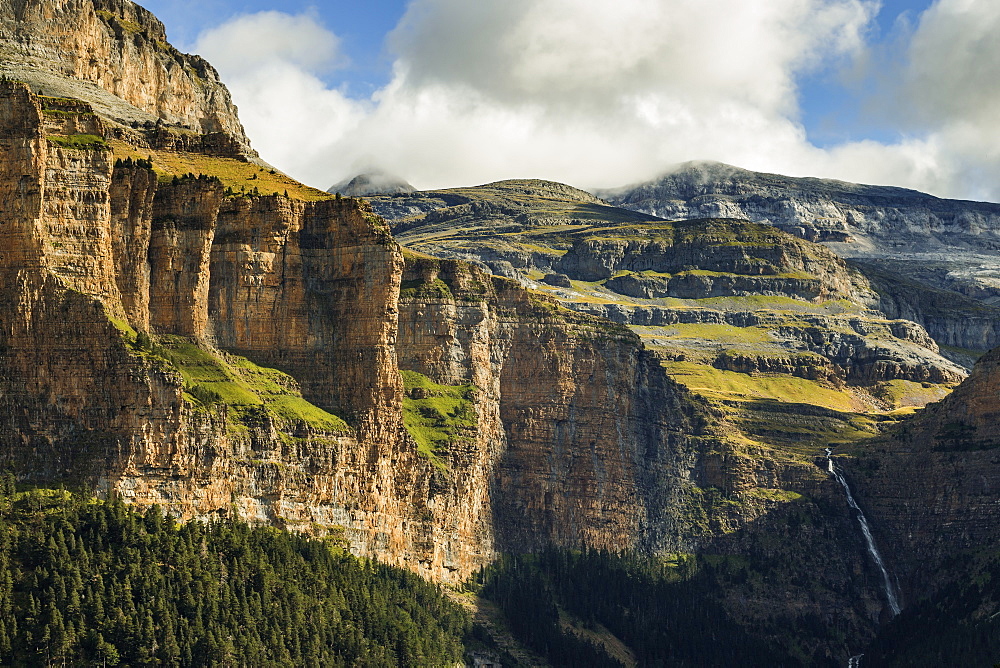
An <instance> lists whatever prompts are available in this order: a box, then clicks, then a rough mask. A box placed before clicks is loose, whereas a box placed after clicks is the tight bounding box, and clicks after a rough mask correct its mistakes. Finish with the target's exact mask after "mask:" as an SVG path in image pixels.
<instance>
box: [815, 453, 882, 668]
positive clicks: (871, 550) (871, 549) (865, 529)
mask: <svg viewBox="0 0 1000 668" xmlns="http://www.w3.org/2000/svg"><path fill="white" fill-rule="evenodd" d="M826 470H827V471H829V472H830V474H831V475H832V476H833V477H834V478H836V479H837V482H839V483H840V485H841V487H843V488H844V493H845V494H847V503H848V505H850V506H851V508H853V509H854V512H855V513H857V517H858V524H860V525H861V533H863V534H864V535H865V542H866V543H867V544H868V554H870V555H872V559H874V560H875V563H876V564H877V565H878V569H879V572H881V573H882V586H883V588H884V589H885V598H886V599H887V600H888V602H889V608H890V609H891V610H892V616H893V617H895V616H896V615H898V614H899V597H898V596H897V595H896V589H895V587H893V585H892V579H891V578H889V571H887V570H886V568H885V562H883V561H882V555H881V554H879V551H878V548H877V547H875V539H874V538H872V532H871V528H869V526H868V520H867V519H866V518H865V514H864V513H863V512H861V508H859V507H858V504H857V503H856V502H855V501H854V495H852V494H851V488H850V487H849V486H848V484H847V480H845V479H844V476H842V475H841V474H840V472H839V471H838V470H837V467H836V466H834V465H833V457H832V450H830V448H827V449H826ZM857 659H858V663H855V664H854V665H858V664H859V663H860V661H861V658H860V657H857ZM852 660H853V658H852Z"/></svg>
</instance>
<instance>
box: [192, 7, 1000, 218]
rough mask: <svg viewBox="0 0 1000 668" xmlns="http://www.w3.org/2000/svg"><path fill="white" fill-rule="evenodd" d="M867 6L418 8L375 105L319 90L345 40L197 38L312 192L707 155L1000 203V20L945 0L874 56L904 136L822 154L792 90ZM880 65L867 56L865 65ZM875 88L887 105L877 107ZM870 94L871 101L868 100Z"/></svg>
mask: <svg viewBox="0 0 1000 668" xmlns="http://www.w3.org/2000/svg"><path fill="white" fill-rule="evenodd" d="M878 8H879V6H878V3H877V1H876V0H750V1H747V0H719V1H717V2H703V1H702V0H621V1H620V2H618V3H614V4H613V5H612V4H609V3H606V2H601V1H600V0H508V2H505V3H468V2H465V1H464V0H413V1H412V2H411V3H410V5H409V6H408V8H407V11H406V13H405V15H404V16H403V18H402V20H401V21H400V23H399V24H398V26H397V27H396V29H395V30H394V31H393V32H392V33H391V34H390V35H389V38H388V44H387V45H388V48H389V50H390V51H391V53H392V54H393V57H394V65H393V76H392V79H391V81H390V82H389V83H388V85H386V86H385V87H384V88H383V89H381V90H379V91H378V92H376V93H375V94H374V95H373V96H372V97H371V99H366V100H357V99H352V98H351V97H349V96H347V95H346V94H345V93H344V92H343V91H342V90H337V89H335V88H330V87H329V86H327V85H326V84H325V83H324V80H323V77H324V76H326V75H327V74H328V73H329V72H330V71H331V70H332V69H334V68H336V67H338V66H340V65H341V64H342V63H343V60H344V58H343V56H342V54H341V53H340V51H339V47H338V44H339V42H338V38H337V36H336V34H335V33H334V32H332V31H331V30H330V29H329V28H328V27H326V26H323V25H321V24H320V22H319V20H318V18H317V17H316V16H315V15H312V14H303V15H295V16H292V15H288V14H283V13H280V12H262V13H258V14H252V15H245V16H241V17H237V18H235V19H234V20H231V21H229V22H227V23H225V24H223V25H221V26H219V27H217V28H214V29H212V30H209V31H206V32H204V33H202V35H201V36H200V38H199V39H198V42H197V44H196V45H195V50H196V51H197V52H199V53H201V54H202V55H204V56H205V57H206V58H208V59H209V60H210V61H211V62H212V63H213V64H215V65H216V66H217V67H218V68H219V70H220V72H221V74H222V77H223V80H224V81H226V82H227V84H228V85H229V87H230V89H231V91H232V93H233V96H234V98H235V100H236V103H237V104H238V105H239V107H240V115H241V118H242V120H243V122H244V125H245V126H246V129H247V132H248V134H249V135H250V137H251V138H252V140H253V141H254V144H255V146H256V147H257V149H258V150H259V151H260V152H261V155H262V156H263V157H264V158H265V159H267V160H269V161H271V162H273V163H274V164H276V165H277V166H279V167H280V168H281V169H283V170H285V171H287V172H288V173H290V174H291V175H293V176H295V177H297V178H299V179H301V180H303V181H305V182H307V183H310V184H312V185H315V186H317V187H326V186H328V185H329V184H331V183H334V182H336V181H338V180H341V179H343V178H345V177H348V176H350V175H351V174H353V173H356V172H358V171H361V170H364V169H368V168H372V167H378V168H381V169H384V170H387V171H390V172H393V173H397V174H400V175H401V176H403V177H404V178H406V179H407V180H409V181H410V182H411V183H413V184H414V185H416V186H417V187H420V188H431V187H446V186H458V185H471V184H476V183H483V182H487V181H491V180H497V179H502V178H514V177H519V178H547V179H553V180H558V181H563V182H567V183H571V184H573V185H576V186H580V187H595V186H616V185H621V184H624V183H628V182H633V181H637V180H641V179H646V178H651V177H653V176H655V175H656V174H658V173H661V172H663V171H664V170H665V169H667V168H668V167H669V166H670V165H672V164H675V163H678V162H682V161H685V160H692V159H711V160H720V161H723V162H728V163H732V164H735V165H738V166H741V167H746V168H749V169H756V170H763V171H774V172H780V173H784V174H790V175H812V176H824V177H832V178H841V179H844V180H851V181H860V182H867V183H885V184H893V185H902V186H907V187H913V188H917V189H921V190H926V191H929V192H933V193H935V194H939V195H944V196H958V197H979V198H994V199H995V198H997V197H998V196H1000V187H998V185H996V184H1000V178H998V177H1000V151H998V147H1000V130H997V129H994V126H995V123H993V122H991V119H993V118H996V117H997V115H996V111H997V110H998V108H1000V92H998V89H996V88H995V87H994V86H992V85H990V84H991V83H992V81H995V79H996V75H997V73H998V72H997V70H998V69H1000V42H997V41H996V40H993V39H990V35H991V34H996V32H995V31H996V29H997V28H998V27H1000V9H998V8H994V7H993V6H992V5H991V4H988V0H939V1H938V2H936V3H935V4H934V5H932V6H931V8H930V9H928V10H927V11H926V12H924V14H922V15H921V16H920V18H919V21H918V23H917V24H916V25H915V27H913V28H912V29H911V30H910V32H909V33H908V34H907V35H906V39H905V40H904V41H903V42H901V45H900V49H901V52H900V53H898V54H894V55H895V56H896V57H894V58H892V59H886V60H887V62H891V63H893V67H895V68H898V71H892V72H881V73H880V76H881V78H882V79H883V80H885V81H891V82H893V85H892V87H891V90H882V91H878V92H876V93H873V96H875V97H877V98H879V99H880V100H881V102H882V104H883V106H886V107H888V108H890V109H896V108H897V107H898V111H899V114H898V115H899V119H898V127H899V129H900V135H899V139H898V140H897V141H894V142H892V143H880V142H877V141H872V140H866V141H857V142H850V143H844V144H839V145H835V146H832V147H826V148H818V147H816V146H814V145H813V144H811V143H810V141H809V138H808V137H807V134H806V131H805V129H804V127H803V125H802V124H801V122H800V121H799V100H798V89H797V81H798V80H799V78H800V77H801V76H802V75H804V74H808V73H809V72H810V71H813V70H815V69H817V68H822V67H830V66H831V64H834V65H836V64H840V65H843V66H845V67H847V66H850V65H852V64H854V65H855V66H856V67H859V66H860V65H859V64H862V63H864V62H866V60H868V59H869V56H870V55H871V53H870V51H871V49H872V47H871V46H870V45H869V43H868V37H869V35H870V33H871V30H872V23H873V20H874V17H875V14H876V13H877V11H878ZM872 60H873V61H874V60H875V59H872ZM881 96H884V97H881ZM877 101H878V100H876V102H877Z"/></svg>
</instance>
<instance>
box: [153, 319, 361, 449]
mask: <svg viewBox="0 0 1000 668" xmlns="http://www.w3.org/2000/svg"><path fill="white" fill-rule="evenodd" d="M134 345H135V347H136V348H137V350H138V351H140V352H146V353H147V354H150V355H152V356H154V357H160V358H163V359H165V360H167V361H168V362H169V363H170V365H171V366H173V367H174V368H176V369H177V370H178V371H179V372H180V374H181V376H183V378H184V388H185V399H187V401H188V402H189V403H192V404H195V405H196V406H201V407H203V408H206V409H210V408H212V407H214V406H216V405H224V406H225V407H226V410H227V413H228V414H229V417H230V418H231V423H233V424H235V425H238V424H242V423H244V422H246V421H248V420H253V419H255V416H257V415H259V414H260V411H262V410H263V411H266V412H267V413H270V414H271V415H272V416H273V417H275V418H277V419H278V420H279V421H280V422H284V423H288V424H291V425H295V424H299V423H304V424H306V425H307V426H308V427H310V428H311V429H315V430H317V431H322V432H334V433H342V432H348V431H350V427H349V426H348V425H347V423H346V422H344V420H342V419H341V418H339V417H337V416H336V415H333V414H332V413H328V412H327V411H325V410H323V409H322V408H319V407H318V406H314V405H313V404H311V403H309V402H308V401H306V400H305V399H303V398H302V394H301V393H300V391H299V388H298V384H297V383H296V381H295V379H294V378H292V377H291V376H289V375H288V374H286V373H284V372H282V371H278V370H277V369H271V368H268V367H262V366H259V365H257V364H254V363H253V362H251V361H250V360H248V359H246V358H245V357H240V356H238V355H232V354H229V353H223V352H221V351H210V350H207V349H205V348H203V347H201V346H199V345H198V344H196V343H195V342H194V341H192V340H190V339H186V338H183V337H179V336H160V337H156V338H155V339H154V338H152V337H150V336H149V335H147V334H145V333H141V332H140V333H137V334H136V338H135V343H134Z"/></svg>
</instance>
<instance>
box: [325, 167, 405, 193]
mask: <svg viewBox="0 0 1000 668" xmlns="http://www.w3.org/2000/svg"><path fill="white" fill-rule="evenodd" d="M416 190H417V189H416V188H414V187H413V186H411V185H410V184H409V183H407V182H406V181H404V180H403V179H401V178H400V177H398V176H395V175H393V174H388V173H386V172H382V171H374V172H365V173H364V174H358V175H357V176H355V177H353V178H350V179H348V180H346V181H341V182H340V183H335V184H334V185H332V186H330V187H329V188H327V192H330V193H340V194H341V195H344V196H346V197H367V196H369V195H408V194H410V193H413V192H416Z"/></svg>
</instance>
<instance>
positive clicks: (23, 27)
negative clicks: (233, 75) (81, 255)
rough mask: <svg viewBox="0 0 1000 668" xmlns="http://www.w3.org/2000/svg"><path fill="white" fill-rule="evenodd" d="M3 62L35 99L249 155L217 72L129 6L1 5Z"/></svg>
mask: <svg viewBox="0 0 1000 668" xmlns="http://www.w3.org/2000/svg"><path fill="white" fill-rule="evenodd" d="M0 54H2V62H3V64H2V65H0V73H2V74H4V75H6V76H7V77H10V78H13V79H18V80H21V81H26V82H28V83H30V84H31V86H32V88H33V89H34V90H35V92H39V91H42V92H44V93H46V94H48V95H55V96H61V97H72V98H79V99H82V100H86V101H87V102H90V103H91V104H92V105H93V106H94V108H95V109H96V110H97V111H98V113H100V114H101V115H102V116H105V117H107V118H109V119H113V120H115V121H118V122H122V123H124V124H125V125H130V126H137V125H141V124H146V123H149V124H155V123H157V121H159V122H161V123H165V124H167V125H174V126H178V127H182V128H186V129H189V130H194V131H196V132H197V133H201V134H210V133H221V134H224V135H226V136H228V137H231V138H232V139H233V140H235V141H236V143H237V145H238V146H239V147H240V149H241V150H243V151H246V152H247V153H249V151H250V149H249V142H248V141H247V139H246V136H245V134H244V132H243V127H242V125H240V122H239V119H238V118H237V117H236V108H235V107H234V106H233V104H232V101H231V99H230V97H229V92H228V91H227V90H226V88H225V86H223V85H222V84H221V83H220V81H219V75H218V73H217V72H216V71H215V69H214V68H213V67H212V66H211V65H209V64H208V63H207V62H205V61H204V60H203V59H202V58H200V57H198V56H190V55H185V54H182V53H180V52H179V51H177V50H176V49H175V48H173V47H172V46H170V44H169V43H167V39H166V32H165V31H164V28H163V24H162V23H161V22H160V21H159V20H157V19H156V17H154V16H153V15H152V14H151V13H149V12H148V11H146V10H145V9H143V8H142V7H140V6H138V5H136V4H135V3H133V2H130V1H129V0H70V1H68V2H59V3H51V2H45V1H43V0H13V2H8V3H4V5H3V6H2V7H0Z"/></svg>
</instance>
